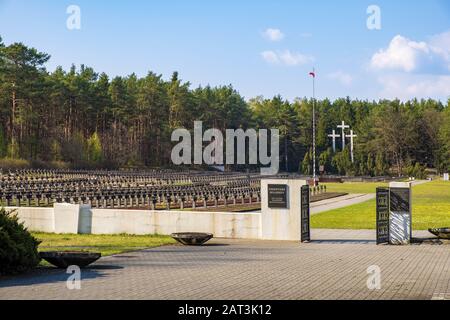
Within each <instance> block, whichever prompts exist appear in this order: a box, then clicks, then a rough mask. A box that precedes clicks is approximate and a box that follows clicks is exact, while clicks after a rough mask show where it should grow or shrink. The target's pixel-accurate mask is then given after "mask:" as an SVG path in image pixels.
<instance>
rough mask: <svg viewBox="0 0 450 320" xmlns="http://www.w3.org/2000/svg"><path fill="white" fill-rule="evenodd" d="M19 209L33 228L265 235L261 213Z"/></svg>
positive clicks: (76, 207) (83, 207) (75, 207)
mask: <svg viewBox="0 0 450 320" xmlns="http://www.w3.org/2000/svg"><path fill="white" fill-rule="evenodd" d="M6 209H7V210H8V211H11V210H16V212H17V214H18V216H19V219H20V221H21V222H24V225H25V226H26V227H27V228H28V229H29V230H30V231H37V232H48V233H73V234H74V233H79V234H121V233H125V234H135V235H145V234H161V235H170V234H171V233H174V232H208V233H212V234H214V236H215V237H219V238H241V239H260V238H261V214H260V213H227V212H203V211H201V212H195V211H150V210H120V209H91V208H90V207H89V206H86V205H70V204H55V207H54V208H27V207H20V208H11V207H10V208H6Z"/></svg>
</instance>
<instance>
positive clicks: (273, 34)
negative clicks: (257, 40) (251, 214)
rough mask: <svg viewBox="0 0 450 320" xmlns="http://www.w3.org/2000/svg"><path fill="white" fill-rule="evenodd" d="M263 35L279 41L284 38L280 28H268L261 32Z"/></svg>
mask: <svg viewBox="0 0 450 320" xmlns="http://www.w3.org/2000/svg"><path fill="white" fill-rule="evenodd" d="M263 36H264V37H265V38H266V39H268V40H270V41H281V40H283V39H284V33H283V32H281V30H280V29H272V28H268V29H266V31H264V32H263Z"/></svg>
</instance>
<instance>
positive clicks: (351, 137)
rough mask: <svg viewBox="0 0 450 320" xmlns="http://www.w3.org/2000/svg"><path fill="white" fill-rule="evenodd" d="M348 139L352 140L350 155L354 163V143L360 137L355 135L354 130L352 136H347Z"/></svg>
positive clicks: (351, 132)
mask: <svg viewBox="0 0 450 320" xmlns="http://www.w3.org/2000/svg"><path fill="white" fill-rule="evenodd" d="M346 137H347V138H350V154H351V157H352V163H353V162H355V157H354V155H353V147H354V145H353V142H354V138H356V137H358V136H357V135H356V134H354V133H353V130H350V134H348V135H346Z"/></svg>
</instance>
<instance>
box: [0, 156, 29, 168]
mask: <svg viewBox="0 0 450 320" xmlns="http://www.w3.org/2000/svg"><path fill="white" fill-rule="evenodd" d="M30 167H31V165H30V162H29V161H27V160H23V159H13V158H4V159H0V168H3V169H27V168H30Z"/></svg>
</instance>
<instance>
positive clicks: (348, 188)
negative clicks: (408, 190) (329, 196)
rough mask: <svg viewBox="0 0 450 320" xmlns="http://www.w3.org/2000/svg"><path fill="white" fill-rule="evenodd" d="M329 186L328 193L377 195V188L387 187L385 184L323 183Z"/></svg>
mask: <svg viewBox="0 0 450 320" xmlns="http://www.w3.org/2000/svg"><path fill="white" fill-rule="evenodd" d="M323 185H325V186H327V192H344V193H375V192H376V190H377V187H387V186H388V183H385V182H345V183H323Z"/></svg>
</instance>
